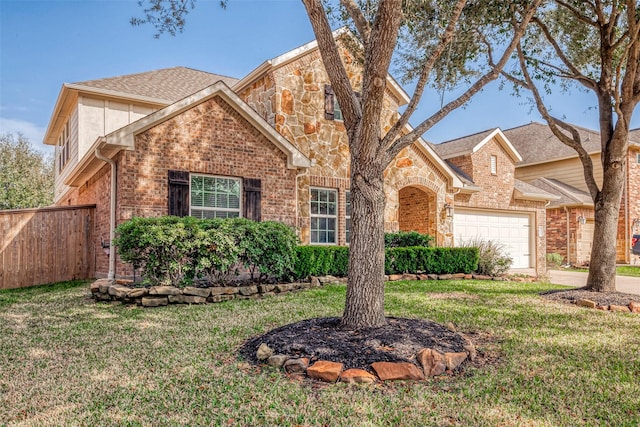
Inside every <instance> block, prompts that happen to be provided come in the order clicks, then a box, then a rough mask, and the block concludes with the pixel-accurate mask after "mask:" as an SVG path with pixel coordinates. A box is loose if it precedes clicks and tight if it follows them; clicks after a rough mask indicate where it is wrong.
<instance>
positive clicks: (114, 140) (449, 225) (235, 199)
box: [45, 30, 553, 277]
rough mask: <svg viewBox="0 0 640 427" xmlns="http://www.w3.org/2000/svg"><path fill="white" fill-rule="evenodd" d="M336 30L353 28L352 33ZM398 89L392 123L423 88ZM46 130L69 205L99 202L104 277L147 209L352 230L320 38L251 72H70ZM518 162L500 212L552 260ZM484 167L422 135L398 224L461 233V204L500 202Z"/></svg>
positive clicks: (118, 268)
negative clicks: (118, 228) (516, 218)
mask: <svg viewBox="0 0 640 427" xmlns="http://www.w3.org/2000/svg"><path fill="white" fill-rule="evenodd" d="M334 34H335V36H336V38H337V39H338V40H340V37H342V36H344V35H345V34H346V32H345V31H344V30H338V31H336V32H335V33H334ZM341 53H342V56H343V61H344V65H345V67H346V69H347V71H348V73H349V75H350V76H351V84H352V86H353V88H354V90H355V91H358V90H359V89H360V85H361V73H360V67H359V65H358V63H357V61H355V60H354V59H353V58H352V57H351V56H350V55H349V52H348V51H347V50H346V49H341ZM386 95H387V96H386V99H385V111H384V114H383V119H382V122H381V127H382V128H383V129H385V130H386V129H388V127H389V126H390V125H391V124H392V123H393V122H394V120H396V118H397V116H398V108H399V107H401V106H402V105H404V104H406V103H407V102H408V100H409V98H408V96H407V94H406V93H405V92H404V90H403V89H402V88H401V87H400V86H399V85H398V84H397V83H396V82H395V81H394V80H393V78H391V77H390V76H388V77H387V94H386ZM407 131H410V128H409V127H407ZM45 143H47V144H50V145H57V147H56V152H57V157H58V163H57V168H56V199H55V200H56V204H58V205H74V204H84V203H92V204H96V214H95V216H96V226H95V235H96V242H95V245H96V249H97V250H96V251H95V252H96V274H97V275H98V276H105V275H107V274H109V275H115V276H117V277H127V276H131V274H132V271H131V270H130V267H129V266H127V265H123V264H121V263H119V262H117V260H116V257H115V256H113V253H111V254H110V255H107V254H106V253H105V252H107V251H102V250H101V249H100V248H101V247H108V242H109V239H110V232H111V230H112V229H113V226H114V225H117V224H119V223H121V222H122V221H125V220H127V219H129V218H131V217H133V216H158V215H166V214H170V215H193V216H197V217H201V218H211V217H218V218H219V217H222V218H226V217H238V216H242V217H247V218H251V219H255V220H277V221H282V222H284V223H285V224H288V225H290V226H293V227H296V229H297V230H298V233H299V236H300V239H301V241H302V242H303V243H304V244H339V245H345V244H348V242H349V237H350V216H349V213H350V193H349V188H350V170H349V166H350V156H349V149H348V144H347V136H346V132H345V127H344V124H343V122H342V116H341V112H340V108H339V105H338V103H337V102H335V98H334V96H333V91H332V89H331V86H330V84H329V79H328V77H327V74H326V71H325V69H324V66H323V63H322V60H321V57H320V54H319V51H318V48H317V43H316V42H311V43H308V44H306V45H304V46H301V47H299V48H297V49H295V50H292V51H290V52H288V53H285V54H283V55H281V56H279V57H277V58H273V59H271V60H269V61H265V62H264V63H263V64H261V65H260V66H259V67H257V68H256V69H255V70H253V71H252V72H251V73H249V74H248V75H247V76H246V77H244V78H242V79H240V80H237V79H232V78H229V77H223V76H218V75H215V74H210V73H205V72H201V71H196V70H191V69H188V68H182V67H176V68H170V69H165V70H157V71H151V72H148V73H141V74H134V75H127V76H120V77H113V78H107V79H100V80H92V81H88V82H82V83H77V84H65V85H63V87H62V90H61V93H60V96H59V98H58V102H57V103H56V107H55V109H54V112H53V115H52V120H51V123H50V125H49V128H48V130H47V134H46V136H45ZM489 146H490V147H494V145H493V144H489ZM491 149H492V150H493V148H491ZM496 149H498V146H496ZM483 152H484V151H483ZM501 153H502V152H501V151H499V150H498V155H499V156H501V157H500V159H502V154H501ZM500 161H501V162H502V160H500ZM509 168H511V172H507V170H508V169H509ZM509 168H507V167H504V168H503V166H502V164H501V165H500V169H499V171H500V172H499V176H500V179H503V178H504V181H503V182H502V184H501V186H502V188H503V190H504V192H505V194H507V193H508V194H511V193H513V194H514V197H516V198H517V199H518V202H517V203H515V204H509V203H507V202H505V203H502V202H500V204H499V207H498V209H499V210H497V211H496V215H498V217H502V216H504V214H511V213H514V212H515V211H518V212H519V213H520V214H523V215H525V216H526V218H527V221H528V222H527V224H528V225H529V227H530V231H529V232H528V234H527V236H526V241H527V242H526V243H523V245H528V250H527V251H526V253H527V255H526V256H525V255H524V254H523V256H522V257H519V261H518V262H519V266H522V267H535V268H536V269H537V270H538V272H539V273H543V272H544V271H545V268H546V266H545V261H544V254H545V248H544V245H545V239H544V237H543V236H541V235H540V234H539V233H538V232H534V231H533V230H534V229H535V227H536V226H537V225H538V224H544V223H545V217H544V215H545V210H544V205H545V203H546V200H548V199H544V197H545V196H544V194H542V193H540V194H537V193H536V194H533V193H531V192H530V191H529V189H526V188H524V187H522V188H519V189H514V188H515V186H516V182H515V180H514V179H513V170H512V166H511V167H509ZM471 175H473V173H471ZM484 175H487V177H490V176H491V174H490V173H488V174H484V172H477V173H476V176H475V177H474V182H471V181H469V180H466V177H465V176H464V174H461V173H459V172H458V171H456V169H455V168H454V167H452V166H451V165H449V164H448V163H447V162H445V161H444V160H443V159H442V158H440V157H439V156H438V155H437V154H436V153H435V152H434V150H433V148H432V147H431V146H430V145H428V144H427V143H425V142H424V141H422V140H418V141H416V142H415V143H414V144H413V145H411V146H410V147H407V148H406V149H404V150H403V151H402V152H401V153H400V154H399V155H398V156H397V157H396V159H395V160H394V162H392V164H391V165H390V166H389V167H388V168H387V170H386V171H385V192H386V197H387V205H386V210H385V228H386V230H388V231H396V230H405V231H410V230H416V231H420V232H426V233H429V234H431V235H433V236H435V238H436V242H437V244H438V245H441V246H451V245H452V244H454V243H458V242H456V241H455V233H454V227H455V226H454V221H456V219H455V218H457V216H458V212H457V211H456V212H455V213H453V212H454V211H453V209H452V208H453V205H454V203H455V204H457V203H458V202H457V201H458V200H460V203H461V204H462V205H464V206H468V207H469V208H473V209H487V210H492V209H493V210H495V208H496V202H495V200H494V194H493V193H494V190H493V184H491V185H489V186H484V187H483V186H482V185H481V184H478V180H481V179H484V178H485V176H484ZM503 175H504V177H503ZM465 180H466V181H465ZM518 185H519V184H518ZM509 186H511V187H509ZM520 187H521V186H520ZM469 192H473V193H474V194H473V195H472V196H471V195H470V194H469ZM485 192H486V194H485ZM466 196H469V197H466ZM503 196H504V195H502V194H501V196H500V197H503ZM547 196H549V197H551V198H553V196H550V195H548V194H547ZM465 197H466V199H465ZM506 197H510V196H506ZM503 205H504V206H503ZM463 213H464V211H460V214H461V216H462V214H463ZM452 216H453V218H452ZM508 216H509V215H507V217H508ZM543 231H544V230H542V232H543ZM525 257H526V259H524V258H525ZM520 258H523V259H520Z"/></svg>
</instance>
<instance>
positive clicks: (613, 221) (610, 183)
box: [586, 129, 628, 292]
mask: <svg viewBox="0 0 640 427" xmlns="http://www.w3.org/2000/svg"><path fill="white" fill-rule="evenodd" d="M623 134H624V136H622V135H623ZM627 138H628V131H626V132H625V131H623V130H622V129H619V130H618V131H617V132H616V133H614V135H613V138H612V139H611V142H610V143H609V147H608V148H609V149H608V150H604V152H603V153H602V156H603V161H602V167H603V173H604V175H603V181H602V190H601V191H600V192H599V193H598V195H597V197H596V198H595V203H594V210H595V220H596V223H595V229H594V233H593V243H594V244H593V246H592V248H591V260H590V262H589V276H588V278H587V285H586V289H588V290H590V291H595V292H615V290H616V243H617V234H618V220H619V217H620V203H621V201H622V191H623V189H624V178H625V172H624V171H625V165H626V147H627V144H626V140H627ZM620 147H623V148H622V149H621V148H620Z"/></svg>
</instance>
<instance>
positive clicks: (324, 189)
mask: <svg viewBox="0 0 640 427" xmlns="http://www.w3.org/2000/svg"><path fill="white" fill-rule="evenodd" d="M313 190H320V191H331V192H333V193H334V194H335V211H336V213H335V214H334V215H329V214H314V213H313V212H312V209H311V203H312V201H313V199H312V198H311V192H312V191H313ZM338 196H339V192H338V189H337V188H329V187H309V244H312V245H329V246H331V245H337V244H338V240H339V238H338V230H339V229H340V227H339V226H338V219H339V215H340V210H339V209H340V201H339V200H338ZM327 203H329V202H327ZM313 218H326V219H334V220H335V222H334V224H335V228H334V230H333V238H334V240H333V242H324V243H323V242H314V241H313V240H312V238H311V236H312V233H313V228H312V226H311V220H312V219H313ZM327 231H328V229H327Z"/></svg>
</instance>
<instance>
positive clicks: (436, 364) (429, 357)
mask: <svg viewBox="0 0 640 427" xmlns="http://www.w3.org/2000/svg"><path fill="white" fill-rule="evenodd" d="M416 357H417V359H418V362H420V365H422V369H423V370H424V376H425V377H434V376H436V375H442V374H443V373H444V371H445V370H446V369H447V362H446V361H445V358H444V354H442V353H440V352H439V351H437V350H434V349H431V348H425V349H422V350H420V351H419V352H418V354H417V355H416Z"/></svg>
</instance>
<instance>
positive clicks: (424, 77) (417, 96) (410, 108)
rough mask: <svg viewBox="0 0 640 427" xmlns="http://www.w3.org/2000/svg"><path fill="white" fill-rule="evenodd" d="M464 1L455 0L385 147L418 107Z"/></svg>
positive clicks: (449, 39)
mask: <svg viewBox="0 0 640 427" xmlns="http://www.w3.org/2000/svg"><path fill="white" fill-rule="evenodd" d="M466 3H467V0H457V3H456V5H455V7H454V9H453V13H452V15H451V17H450V18H449V22H448V24H447V27H446V29H445V31H444V34H443V35H442V37H441V38H440V40H439V41H438V44H437V45H436V48H435V49H434V51H433V53H432V54H431V56H430V57H429V59H428V60H427V62H426V64H425V65H424V68H423V69H422V72H421V73H420V77H419V78H418V83H417V84H416V88H415V90H414V92H413V96H412V97H411V100H410V101H409V104H408V105H407V108H406V109H405V111H404V112H403V113H402V116H400V118H399V119H398V121H397V122H396V123H395V124H394V125H393V127H392V128H391V129H390V130H389V132H387V134H386V135H385V137H384V139H383V141H382V145H383V146H384V147H385V148H388V147H389V146H390V145H391V144H392V143H393V141H394V140H395V139H396V138H397V137H398V135H399V134H400V132H401V131H402V130H403V129H404V128H405V126H406V125H407V123H408V122H409V118H410V117H411V116H412V115H413V113H414V112H415V110H416V108H417V107H418V103H419V102H420V100H421V99H422V94H423V93H424V89H425V86H426V84H427V82H428V81H429V76H430V75H431V71H432V70H433V67H434V65H435V63H436V62H437V61H438V60H439V59H440V57H441V56H442V53H443V52H444V50H445V49H446V48H447V46H449V44H450V43H451V41H452V40H453V38H454V36H455V28H456V25H457V24H458V20H459V19H460V15H462V11H463V9H464V6H465V5H466Z"/></svg>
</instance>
